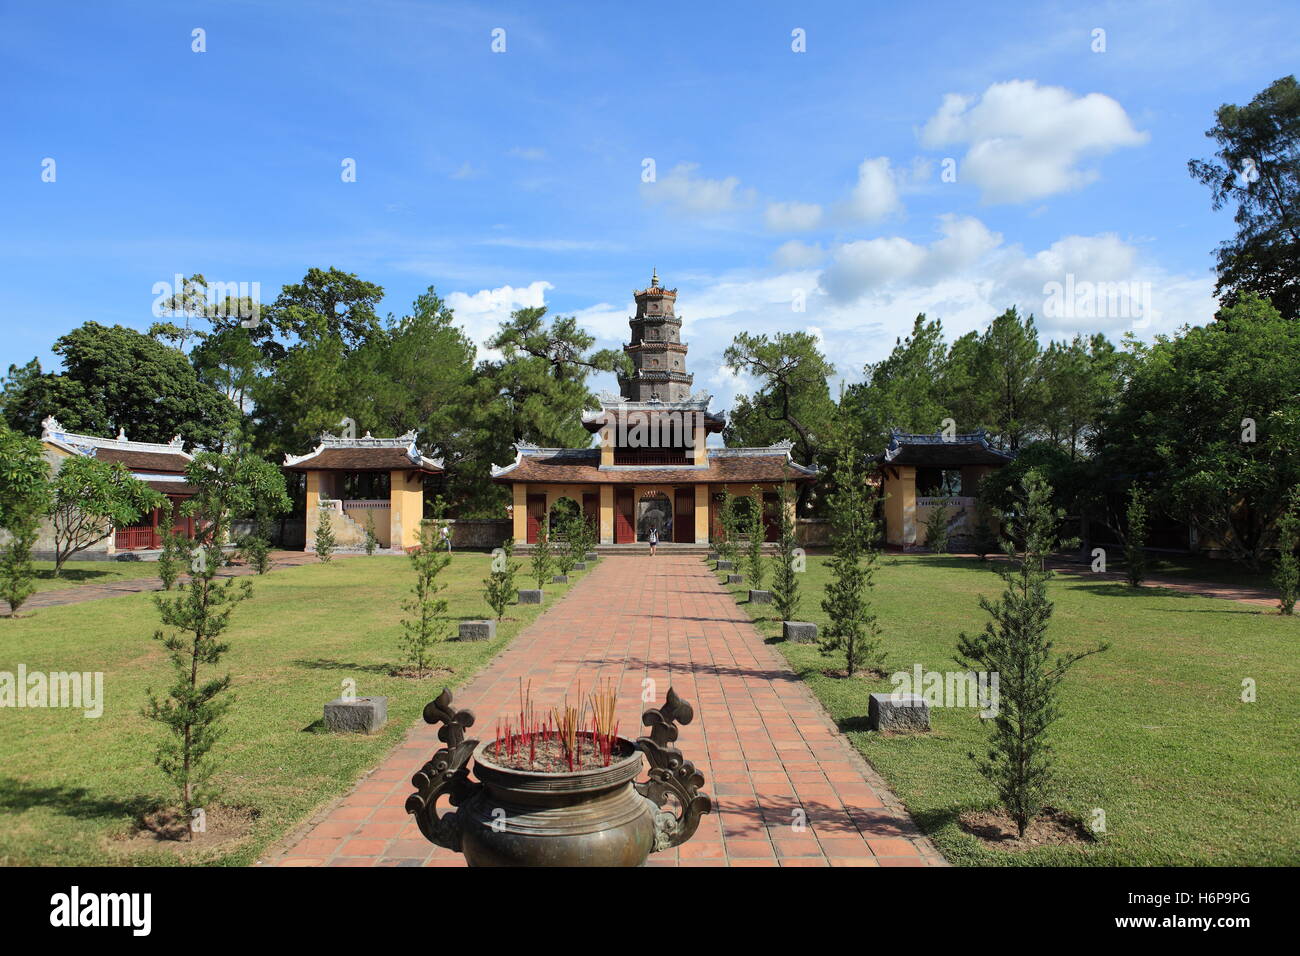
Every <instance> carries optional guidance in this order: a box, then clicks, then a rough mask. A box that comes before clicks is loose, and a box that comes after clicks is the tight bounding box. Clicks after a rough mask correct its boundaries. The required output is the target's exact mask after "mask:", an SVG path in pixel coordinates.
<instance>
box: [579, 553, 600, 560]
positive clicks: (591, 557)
mask: <svg viewBox="0 0 1300 956" xmlns="http://www.w3.org/2000/svg"><path fill="white" fill-rule="evenodd" d="M598 557H600V555H598V554H597V553H596V552H595V551H588V552H587V553H586V554H585V555H583V560H584V561H595V560H596V559H597V558H598Z"/></svg>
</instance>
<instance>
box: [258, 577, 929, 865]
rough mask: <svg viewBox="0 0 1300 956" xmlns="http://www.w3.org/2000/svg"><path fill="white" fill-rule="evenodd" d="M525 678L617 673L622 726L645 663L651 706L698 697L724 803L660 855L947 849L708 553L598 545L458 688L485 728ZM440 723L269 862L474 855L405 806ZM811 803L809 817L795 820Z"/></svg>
mask: <svg viewBox="0 0 1300 956" xmlns="http://www.w3.org/2000/svg"><path fill="white" fill-rule="evenodd" d="M521 677H522V678H523V679H524V680H525V681H528V680H531V681H532V693H533V698H534V700H535V701H538V702H541V703H546V704H549V703H550V702H558V701H559V700H561V699H562V698H563V696H564V694H565V692H566V691H568V692H569V694H570V695H573V694H574V693H575V692H576V690H577V684H578V682H579V681H581V684H582V688H583V692H584V693H586V691H587V690H589V689H590V688H592V687H593V686H594V685H595V684H596V682H597V680H598V679H599V680H603V679H605V678H609V679H612V680H613V681H614V682H615V684H616V685H617V687H618V689H619V698H620V708H619V719H620V721H621V727H620V732H621V733H622V735H623V736H625V737H627V736H630V737H635V736H637V735H638V734H639V733H640V730H639V725H640V715H641V712H642V711H643V710H645V709H646V705H644V704H642V702H641V690H642V681H643V680H644V679H645V678H650V679H652V680H654V681H655V682H656V688H655V704H656V705H657V704H659V703H661V702H662V699H663V696H664V694H665V692H666V691H667V689H668V687H669V685H670V684H671V685H672V686H673V687H674V688H675V689H676V690H677V692H678V694H680V695H681V696H682V697H684V698H686V699H687V700H689V701H691V703H692V704H693V705H694V707H695V720H694V722H693V723H691V724H690V725H688V726H684V727H682V729H681V736H680V738H679V739H678V742H677V745H678V746H679V747H680V748H681V750H682V752H683V753H684V754H685V755H686V757H687V758H688V759H690V760H693V761H694V762H695V764H696V766H697V767H698V768H699V769H700V770H701V771H702V772H703V773H704V775H705V777H706V783H705V787H704V790H705V792H706V793H708V794H709V795H710V796H711V797H712V798H713V802H714V812H713V813H712V814H709V815H707V816H705V817H704V819H703V822H702V823H701V825H700V828H699V830H698V831H697V833H696V834H695V836H694V838H692V839H691V840H690V841H689V842H687V843H686V844H685V845H683V846H681V847H679V848H677V849H674V850H671V851H668V852H666V853H661V854H656V855H653V856H651V857H650V862H651V863H652V864H653V865H669V866H671V865H681V866H776V865H781V866H827V865H836V866H917V865H927V864H930V865H936V864H942V863H943V862H944V861H943V859H942V857H941V856H940V855H939V853H938V851H937V850H936V849H935V848H934V846H933V845H932V844H931V843H930V842H929V840H927V839H925V838H924V837H922V836H921V835H920V832H919V830H918V829H917V827H916V825H915V824H914V823H913V822H912V820H911V818H910V817H909V816H908V815H907V812H906V811H905V810H904V809H903V808H902V806H901V805H900V804H899V802H898V800H897V798H896V797H894V795H893V793H892V792H891V791H890V790H889V789H888V787H887V786H886V785H885V784H884V782H883V781H882V780H881V779H880V778H879V777H878V776H877V775H876V774H875V772H874V771H873V770H872V769H871V768H870V767H869V766H868V765H867V764H866V763H865V762H864V761H863V760H862V759H861V757H859V755H858V754H857V752H856V751H854V750H853V748H852V747H851V746H850V745H849V743H848V741H847V740H846V739H845V738H843V737H842V736H840V735H839V734H838V733H837V731H836V730H835V728H834V726H833V725H832V723H831V722H830V720H829V718H827V717H826V716H825V714H824V712H823V711H822V709H821V707H820V705H819V704H818V703H817V702H816V701H815V699H814V698H813V696H812V694H811V692H810V691H809V690H808V688H807V686H806V685H804V684H803V683H802V682H801V681H799V680H798V678H796V677H795V675H794V674H793V673H792V672H791V671H790V670H789V668H788V667H787V666H786V663H785V660H784V658H783V657H782V656H781V655H780V654H779V653H778V652H777V651H776V650H775V649H773V648H771V647H769V646H768V645H766V644H765V643H764V642H763V639H762V637H761V636H760V635H759V634H758V632H757V631H756V630H755V629H754V627H753V625H752V624H751V623H750V621H749V618H748V617H747V615H746V614H745V612H744V611H743V610H742V609H741V608H740V607H738V606H737V605H736V602H735V600H734V599H733V598H732V597H731V596H730V595H729V594H727V593H725V592H724V591H723V589H722V588H721V587H719V586H718V584H717V583H716V579H715V578H714V576H713V575H712V574H710V573H709V571H708V569H707V568H706V566H705V565H704V563H703V562H702V561H701V560H700V559H699V557H698V556H687V555H660V556H659V557H657V558H650V557H609V558H604V559H602V560H601V561H600V562H599V564H598V565H597V566H596V567H595V568H594V569H593V570H592V571H591V572H590V573H589V574H588V575H587V576H586V578H585V579H584V580H582V581H581V582H579V583H578V584H577V585H576V586H575V587H574V588H573V589H572V590H571V591H570V592H569V593H568V594H567V595H565V597H564V598H563V599H562V600H561V601H560V602H559V603H558V604H557V605H556V606H555V607H553V608H551V609H549V610H548V611H547V612H546V613H545V614H543V615H542V616H541V617H540V618H538V619H537V621H535V622H534V623H533V624H532V626H530V627H529V628H527V629H526V630H525V631H524V632H523V633H522V634H520V635H519V636H518V637H517V638H516V639H515V640H514V642H513V643H512V644H511V645H510V646H509V647H507V648H506V649H505V650H504V651H503V652H502V653H501V654H500V655H499V656H498V657H497V658H496V659H495V660H494V661H493V662H492V663H491V665H490V666H489V667H488V668H486V669H485V670H484V671H483V672H481V673H480V674H479V676H478V677H476V678H475V679H474V680H473V681H472V682H471V683H470V684H468V685H467V686H465V687H463V688H461V690H459V691H457V692H456V705H457V706H458V707H469V708H471V709H473V710H474V712H475V714H476V716H477V717H478V720H479V724H478V726H477V727H476V728H475V729H476V730H478V731H479V732H480V733H487V734H491V733H493V728H494V727H495V723H496V717H497V715H498V714H504V713H507V712H509V711H510V710H511V709H512V708H515V707H516V702H517V700H518V689H519V679H520V678H521ZM436 730H437V728H435V727H431V726H429V725H426V724H424V723H423V722H421V723H420V724H418V725H417V726H416V727H415V728H413V729H412V731H411V732H410V733H409V734H408V735H407V737H406V739H405V741H404V742H403V743H402V744H401V745H400V746H399V747H398V748H397V749H396V750H394V751H393V752H392V754H390V755H389V756H388V758H387V759H385V760H384V762H383V763H381V764H380V765H379V766H378V767H377V768H376V769H375V770H374V771H372V772H371V773H370V774H369V775H367V776H366V777H365V778H363V779H362V780H361V782H360V783H358V784H357V785H356V787H354V788H353V790H352V792H351V793H349V794H348V795H347V796H346V797H344V798H343V799H342V800H340V801H339V802H338V803H337V804H335V805H334V806H332V807H330V808H328V809H326V810H325V811H323V812H322V813H321V814H319V815H318V816H317V817H316V818H315V819H314V820H313V821H311V822H310V823H309V824H308V825H307V827H305V828H303V829H302V830H301V831H299V833H297V834H295V835H294V836H293V837H291V838H290V839H289V840H287V841H286V842H285V843H283V844H282V845H281V846H280V847H278V848H275V849H273V850H272V851H271V852H268V853H267V854H266V855H265V858H264V861H263V862H267V863H273V864H276V865H280V866H319V865H322V864H323V865H330V866H376V865H378V866H421V865H433V866H460V865H463V861H462V859H461V858H460V857H459V856H458V855H456V854H453V853H451V852H450V851H447V850H443V849H440V848H437V847H434V846H432V845H431V844H429V843H428V842H426V841H425V840H424V838H423V837H422V836H421V835H420V833H419V830H418V829H417V828H416V826H415V824H414V822H412V820H411V818H410V817H409V816H408V815H407V814H406V812H405V811H404V810H403V809H402V805H403V804H404V803H405V801H406V798H407V796H408V795H409V794H410V793H411V791H412V787H411V784H410V777H411V774H412V773H414V772H415V771H416V770H417V769H419V767H420V766H421V764H423V762H424V761H425V760H427V759H428V758H429V757H430V756H431V755H432V753H433V752H434V751H435V750H436V749H437V748H438V747H439V746H440V744H439V743H438V741H437V738H436ZM742 741H743V742H744V750H743V751H742V749H741V742H742ZM440 809H441V810H443V811H444V812H445V810H446V801H445V799H444V800H443V801H442V805H441V807H440ZM796 811H799V813H796ZM800 816H802V817H806V820H807V826H806V827H805V828H804V829H803V830H802V832H800V831H797V830H796V829H795V827H793V826H792V823H793V822H794V821H795V820H796V819H797V818H798V817H800Z"/></svg>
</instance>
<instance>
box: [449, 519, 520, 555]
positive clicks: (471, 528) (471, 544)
mask: <svg viewBox="0 0 1300 956" xmlns="http://www.w3.org/2000/svg"><path fill="white" fill-rule="evenodd" d="M447 524H448V525H450V526H451V546H452V547H453V548H468V549H473V550H477V549H482V550H484V551H488V550H491V549H492V548H499V547H500V546H501V543H502V542H503V541H505V540H506V538H508V537H510V535H511V532H512V530H513V526H512V524H511V521H510V519H509V518H459V519H449V520H448V521H447Z"/></svg>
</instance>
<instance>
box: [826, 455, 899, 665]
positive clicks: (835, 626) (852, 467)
mask: <svg viewBox="0 0 1300 956" xmlns="http://www.w3.org/2000/svg"><path fill="white" fill-rule="evenodd" d="M879 504H880V499H879V498H878V497H877V496H876V494H875V491H874V489H873V488H871V486H870V485H869V484H867V481H866V477H865V476H864V474H863V472H862V469H861V468H860V467H859V466H858V462H857V454H856V453H855V451H854V448H853V446H852V445H851V444H843V445H841V447H840V448H839V450H838V452H837V454H836V459H835V490H834V492H833V493H832V494H831V496H830V499H829V502H828V505H829V508H830V520H831V547H832V552H833V553H832V557H831V560H830V571H831V575H832V580H831V582H830V583H829V584H828V585H827V586H826V596H825V598H824V599H823V600H822V610H823V611H825V612H826V614H827V616H828V618H829V619H830V620H829V623H828V624H827V626H826V630H825V632H824V636H823V638H822V640H821V642H820V646H821V651H822V653H823V654H830V653H832V652H834V651H837V650H842V651H843V652H844V659H845V668H846V669H847V670H848V673H849V676H850V677H852V676H853V675H854V674H855V673H856V672H857V671H858V670H860V669H862V668H864V667H880V666H882V665H883V661H884V655H883V654H882V653H881V650H880V640H879V636H880V626H879V624H878V623H877V621H876V615H875V614H874V613H872V604H871V588H872V587H873V586H874V581H873V580H872V578H873V576H874V574H875V571H876V560H877V558H878V557H879V554H880V552H879V551H878V550H877V549H876V540H877V518H876V509H877V508H878V507H879Z"/></svg>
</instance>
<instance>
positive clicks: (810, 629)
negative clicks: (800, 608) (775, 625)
mask: <svg viewBox="0 0 1300 956" xmlns="http://www.w3.org/2000/svg"><path fill="white" fill-rule="evenodd" d="M781 636H782V637H783V638H785V639H786V640H787V641H794V642H795V643H798V644H811V643H812V642H813V641H815V640H817V625H816V624H813V623H811V622H809V621H782V622H781Z"/></svg>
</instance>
